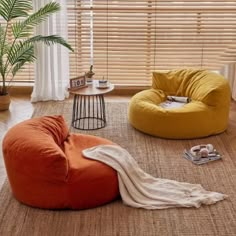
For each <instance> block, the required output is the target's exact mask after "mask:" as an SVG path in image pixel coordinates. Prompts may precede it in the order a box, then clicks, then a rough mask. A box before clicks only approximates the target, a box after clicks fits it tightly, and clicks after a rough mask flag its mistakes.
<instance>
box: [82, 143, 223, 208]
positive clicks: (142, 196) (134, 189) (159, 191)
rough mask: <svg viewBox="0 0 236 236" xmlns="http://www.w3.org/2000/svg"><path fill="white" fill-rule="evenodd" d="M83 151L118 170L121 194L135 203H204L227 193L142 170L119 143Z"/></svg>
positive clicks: (127, 201) (142, 205)
mask: <svg viewBox="0 0 236 236" xmlns="http://www.w3.org/2000/svg"><path fill="white" fill-rule="evenodd" d="M83 155H84V156H85V157H87V158H90V159H93V160H97V161H101V162H103V163H105V164H107V165H109V166H111V167H112V168H113V169H115V170H116V171H117V173H118V181H119V191H120V195H121V198H122V200H123V202H124V203H125V204H127V205H129V206H132V207H137V208H145V209H164V208H170V207H200V205H201V204H207V205H208V204H213V203H215V202H217V201H220V200H223V199H224V198H225V197H226V195H224V194H222V193H217V192H209V191H206V190H205V189H204V188H203V187H202V186H201V185H200V184H189V183H184V182H177V181H174V180H169V179H161V178H155V177H153V176H151V175H149V174H147V173H145V172H144V171H143V170H141V169H140V168H139V166H138V164H137V163H136V161H135V160H134V158H133V157H132V156H131V155H130V154H129V153H128V152H127V151H126V150H125V149H123V148H121V147H119V146H115V145H99V146H95V147H92V148H88V149H85V150H83Z"/></svg>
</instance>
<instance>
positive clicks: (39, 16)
mask: <svg viewBox="0 0 236 236" xmlns="http://www.w3.org/2000/svg"><path fill="white" fill-rule="evenodd" d="M0 1H1V0H0ZM59 10H60V4H58V3H57V2H50V3H48V4H46V5H45V6H43V7H41V8H40V9H39V10H38V11H37V12H35V13H33V14H32V15H30V16H28V18H27V19H25V20H24V21H22V22H16V23H15V24H13V26H12V32H13V35H14V37H15V38H24V37H29V36H30V35H31V33H32V30H33V28H34V27H35V26H37V25H38V24H39V23H41V22H42V21H44V20H46V19H47V18H48V16H50V15H51V14H52V13H54V12H57V11H59Z"/></svg>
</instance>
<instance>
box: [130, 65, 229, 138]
mask: <svg viewBox="0 0 236 236" xmlns="http://www.w3.org/2000/svg"><path fill="white" fill-rule="evenodd" d="M230 94H231V92H230V87H229V84H228V81H227V80H226V79H224V77H223V76H221V75H219V74H216V73H213V72H210V71H207V70H196V69H181V70H172V71H169V72H166V73H163V72H153V80H152V88H151V89H148V90H144V91H142V92H139V93H137V94H136V95H134V96H133V97H132V99H131V101H130V104H129V114H128V115H129V121H130V123H131V125H132V126H133V127H135V128H136V129H138V130H140V131H142V132H144V133H147V134H151V135H154V136H158V137H163V138H172V139H189V138H199V137H205V136H209V135H214V134H218V133H221V132H223V131H225V129H226V128H227V124H228V117H229V106H230ZM168 95H174V96H185V97H190V98H191V99H192V101H191V102H190V103H188V104H186V105H184V106H182V107H180V108H171V109H166V108H162V107H161V106H159V104H160V103H161V102H163V101H165V100H166V97H167V96H168Z"/></svg>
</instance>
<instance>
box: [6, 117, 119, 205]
mask: <svg viewBox="0 0 236 236" xmlns="http://www.w3.org/2000/svg"><path fill="white" fill-rule="evenodd" d="M106 143H107V144H108V143H111V142H110V141H108V140H106V139H102V138H99V137H95V136H90V135H82V134H69V131H68V128H67V125H66V123H65V121H64V118H63V117H62V116H45V117H40V118H33V119H29V120H27V121H24V122H21V123H19V124H17V125H16V126H14V127H13V128H11V129H10V130H9V131H8V132H7V134H6V135H5V137H4V140H3V155H4V161H5V166H6V169H7V174H8V178H9V181H10V185H11V188H12V192H13V194H14V196H15V197H16V198H17V199H18V200H19V201H21V202H23V203H25V204H28V205H31V206H35V207H40V208H48V209H59V208H71V209H84V208H90V207H96V206H99V205H101V204H105V203H107V202H109V201H111V200H113V199H115V198H116V197H117V196H119V189H118V180H117V174H116V171H115V170H113V169H112V168H111V167H109V166H106V165H105V164H102V163H100V162H97V161H92V160H89V159H86V158H84V157H83V156H82V153H81V152H82V150H83V149H85V148H89V147H92V146H96V145H99V144H106Z"/></svg>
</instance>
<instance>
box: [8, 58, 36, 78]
mask: <svg viewBox="0 0 236 236" xmlns="http://www.w3.org/2000/svg"><path fill="white" fill-rule="evenodd" d="M34 61H35V57H34V56H33V55H30V54H29V55H28V56H27V57H25V59H24V60H21V61H19V62H17V63H16V64H15V65H14V67H13V68H12V75H13V76H15V75H16V73H17V72H18V71H19V70H21V69H23V66H24V65H25V63H27V62H28V63H32V62H34Z"/></svg>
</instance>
